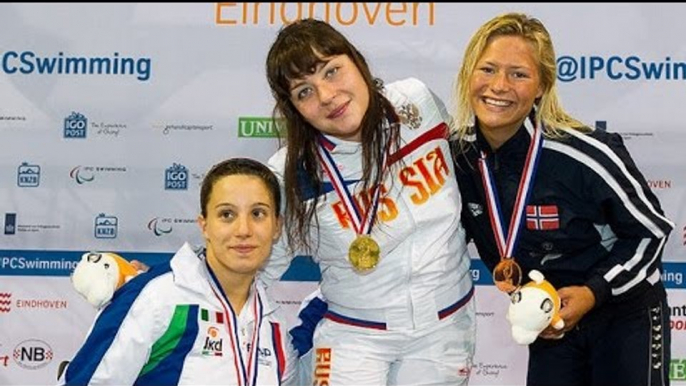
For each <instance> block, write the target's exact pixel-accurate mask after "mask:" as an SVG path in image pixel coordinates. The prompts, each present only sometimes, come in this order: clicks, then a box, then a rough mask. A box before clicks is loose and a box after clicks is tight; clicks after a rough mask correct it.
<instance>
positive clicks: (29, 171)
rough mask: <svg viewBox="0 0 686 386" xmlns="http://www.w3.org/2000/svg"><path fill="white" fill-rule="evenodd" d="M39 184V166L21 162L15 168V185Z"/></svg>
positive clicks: (33, 186)
mask: <svg viewBox="0 0 686 386" xmlns="http://www.w3.org/2000/svg"><path fill="white" fill-rule="evenodd" d="M38 185H40V166H38V165H29V164H28V163H27V162H22V164H21V165H19V169H18V170H17V186H19V187H21V188H35V187H37V186H38Z"/></svg>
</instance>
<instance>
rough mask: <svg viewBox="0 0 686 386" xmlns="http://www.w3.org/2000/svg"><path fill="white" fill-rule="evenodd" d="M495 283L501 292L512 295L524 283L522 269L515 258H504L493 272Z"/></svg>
mask: <svg viewBox="0 0 686 386" xmlns="http://www.w3.org/2000/svg"><path fill="white" fill-rule="evenodd" d="M493 282H494V283H495V286H496V287H498V289H499V290H501V291H503V292H506V293H508V294H509V293H512V292H514V291H515V290H516V289H517V288H519V286H520V284H521V283H522V268H520V267H519V264H517V262H516V261H514V259H513V258H511V257H509V258H503V259H501V260H500V263H498V265H496V266H495V269H494V270H493Z"/></svg>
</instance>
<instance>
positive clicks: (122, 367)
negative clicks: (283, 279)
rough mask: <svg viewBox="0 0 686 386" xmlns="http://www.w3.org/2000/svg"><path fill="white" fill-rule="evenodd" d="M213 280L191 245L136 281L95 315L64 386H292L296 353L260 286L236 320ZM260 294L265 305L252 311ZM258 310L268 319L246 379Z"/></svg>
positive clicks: (281, 321)
mask: <svg viewBox="0 0 686 386" xmlns="http://www.w3.org/2000/svg"><path fill="white" fill-rule="evenodd" d="M212 276H213V275H212V274H211V273H210V271H209V268H208V266H207V264H206V263H205V260H204V258H202V257H199V256H198V254H197V253H196V252H195V251H194V250H193V249H192V248H191V246H190V245H189V244H187V243H186V244H184V245H183V247H181V249H179V251H178V252H177V253H176V254H175V255H174V257H173V258H172V259H171V261H170V262H169V263H167V264H162V265H160V266H155V267H153V268H152V269H151V270H150V271H149V272H147V273H146V274H144V275H139V276H137V277H136V278H134V279H133V280H131V281H130V282H129V283H127V284H126V285H125V286H123V287H122V288H121V289H120V290H118V291H117V292H116V294H115V296H114V297H113V299H112V302H111V303H110V304H109V305H108V306H106V307H105V308H104V309H103V310H102V311H101V312H100V313H99V314H98V316H97V319H96V320H95V322H94V324H93V326H92V327H91V330H90V331H89V333H88V336H87V338H86V340H85V343H84V345H83V346H82V348H81V349H80V350H79V352H78V353H77V354H76V356H75V357H74V359H73V360H72V361H71V363H70V364H69V366H68V367H67V369H66V371H65V372H64V375H63V379H61V382H62V383H63V384H67V385H86V384H89V385H95V384H111V385H132V384H138V385H245V384H248V385H281V384H287V383H289V381H290V380H292V379H293V377H294V375H295V352H294V351H293V348H292V346H291V344H290V337H289V335H288V331H287V326H286V325H285V322H284V320H285V319H283V318H281V317H279V316H278V315H277V312H276V310H277V309H276V308H275V307H273V306H272V305H270V303H269V301H268V299H267V297H266V296H265V294H264V290H263V289H262V288H261V286H259V285H258V286H254V287H253V290H251V294H250V296H249V298H248V301H247V302H246V306H245V307H244V309H243V310H242V312H240V314H239V315H237V316H236V317H235V319H234V318H233V317H232V316H231V315H232V314H231V312H230V311H229V309H228V308H227V305H228V301H227V300H226V299H225V297H224V295H222V294H221V293H218V294H216V295H215V291H213V289H212V286H211V285H210V281H211V280H215V279H213V278H212ZM255 289H256V291H255ZM256 292H257V293H259V295H260V296H259V300H261V302H260V301H258V302H257V303H255V304H253V300H254V297H255V293H256ZM220 299H221V300H220ZM260 304H261V307H260ZM255 305H256V307H255V308H254V309H253V307H252V306H255ZM260 308H262V315H263V316H262V322H261V323H260V325H261V327H260V329H259V334H258V337H259V338H258V342H257V347H258V348H259V349H258V350H257V355H256V356H255V355H253V362H254V361H255V360H256V363H257V372H255V371H254V370H252V371H251V374H250V375H246V376H245V377H243V376H241V373H242V372H243V370H240V369H241V366H240V360H239V361H236V355H235V354H236V352H237V351H236V350H235V348H236V347H240V354H239V356H240V357H242V358H243V361H244V363H245V367H246V368H247V367H248V365H247V363H249V361H250V359H248V353H249V346H250V344H251V343H250V342H251V339H252V336H253V333H252V332H253V328H254V325H255V320H257V319H258V317H257V315H259V309H260ZM232 327H234V328H233V329H232ZM232 330H233V331H235V334H233V331H232ZM237 337H238V338H237ZM236 340H238V341H239V342H240V343H239V344H238V345H234V344H233V342H235V341H236ZM252 367H253V368H254V365H253V366H252ZM245 378H248V381H247V382H246V381H245Z"/></svg>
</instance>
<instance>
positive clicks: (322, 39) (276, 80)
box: [267, 19, 374, 99]
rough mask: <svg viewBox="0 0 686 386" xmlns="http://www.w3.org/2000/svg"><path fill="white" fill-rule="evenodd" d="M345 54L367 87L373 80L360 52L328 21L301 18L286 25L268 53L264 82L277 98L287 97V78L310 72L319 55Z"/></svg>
mask: <svg viewBox="0 0 686 386" xmlns="http://www.w3.org/2000/svg"><path fill="white" fill-rule="evenodd" d="M335 55H347V56H348V57H350V59H351V60H352V61H353V62H354V63H355V65H356V66H357V68H358V69H359V70H360V72H361V73H362V77H364V79H365V82H366V83H367V85H368V86H369V88H370V89H373V88H374V79H373V77H372V75H371V73H370V71H369V67H368V66H367V63H366V61H365V59H364V57H363V56H362V54H361V53H360V52H359V51H358V50H357V49H356V48H355V47H354V46H353V45H352V44H351V43H350V42H349V41H348V40H347V39H346V38H345V36H343V35H342V34H341V33H340V32H338V31H336V30H335V29H334V28H333V27H331V26H330V25H329V24H327V23H325V22H323V21H319V20H315V19H304V20H300V21H297V22H295V23H293V24H290V25H288V26H287V27H285V28H284V29H283V30H282V31H281V32H280V33H279V35H278V36H277V38H276V41H275V42H274V44H273V45H272V47H271V49H270V50H269V54H268V55H267V81H268V82H269V86H270V87H271V89H272V92H273V93H274V94H275V95H274V97H276V98H277V99H290V96H291V95H290V81H291V80H294V79H299V78H302V77H304V76H306V75H311V74H313V73H314V72H315V70H316V68H317V66H318V65H319V64H323V63H325V61H324V60H322V58H327V57H330V56H335Z"/></svg>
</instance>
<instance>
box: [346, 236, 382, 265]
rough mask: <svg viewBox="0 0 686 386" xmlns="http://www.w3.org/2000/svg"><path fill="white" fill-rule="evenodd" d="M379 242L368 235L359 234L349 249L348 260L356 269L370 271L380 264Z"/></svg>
mask: <svg viewBox="0 0 686 386" xmlns="http://www.w3.org/2000/svg"><path fill="white" fill-rule="evenodd" d="M379 254H380V250H379V244H377V243H376V241H374V239H373V238H371V237H369V236H368V235H358V236H357V238H356V239H355V241H353V242H352V244H350V249H348V260H350V264H352V266H353V268H355V270H356V271H358V272H361V273H365V272H368V271H370V270H372V269H374V267H376V265H377V264H379Z"/></svg>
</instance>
